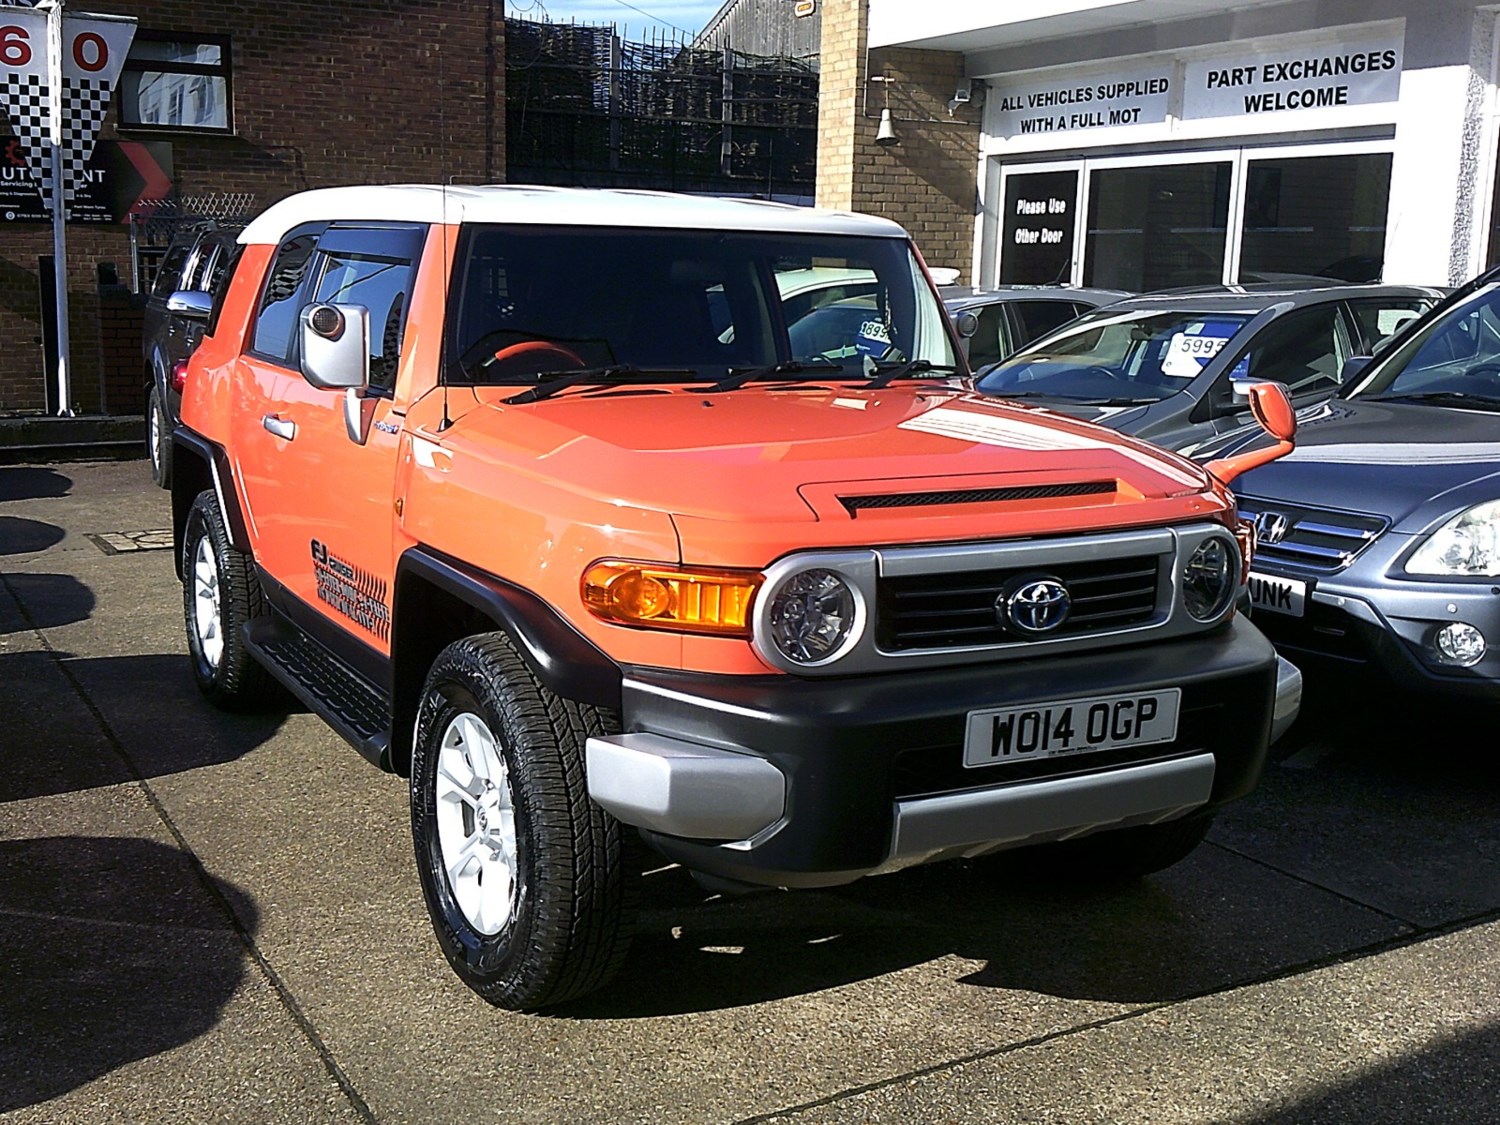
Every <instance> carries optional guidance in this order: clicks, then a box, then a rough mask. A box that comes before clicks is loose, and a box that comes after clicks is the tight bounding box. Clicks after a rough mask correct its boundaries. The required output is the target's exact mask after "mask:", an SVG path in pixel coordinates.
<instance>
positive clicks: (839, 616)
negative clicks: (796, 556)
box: [768, 569, 858, 665]
mask: <svg viewBox="0 0 1500 1125" xmlns="http://www.w3.org/2000/svg"><path fill="white" fill-rule="evenodd" d="M857 609H858V602H857V601H856V599H855V596H854V590H853V589H852V588H851V587H850V585H849V583H847V582H846V581H844V579H842V578H840V577H839V576H838V575H837V574H835V573H834V572H833V571H831V570H822V569H817V570H804V571H802V572H800V573H799V574H796V575H793V576H792V577H791V578H789V579H787V581H785V582H783V583H782V584H781V586H780V588H779V589H778V590H777V591H776V593H775V594H774V595H772V598H771V604H770V612H769V615H768V616H769V620H770V626H771V643H772V644H773V645H775V646H776V651H777V652H779V653H781V655H782V656H784V657H786V658H787V659H788V660H790V661H792V662H793V663H796V664H807V665H812V664H821V663H823V662H824V661H826V660H830V659H832V658H833V657H835V656H838V655H839V653H840V650H841V649H842V648H843V647H844V643H845V642H846V641H847V640H848V639H849V636H850V633H851V632H853V630H854V623H855V615H856V612H857Z"/></svg>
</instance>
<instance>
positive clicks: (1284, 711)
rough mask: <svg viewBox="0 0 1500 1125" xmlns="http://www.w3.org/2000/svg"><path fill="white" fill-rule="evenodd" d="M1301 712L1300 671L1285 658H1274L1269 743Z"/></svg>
mask: <svg viewBox="0 0 1500 1125" xmlns="http://www.w3.org/2000/svg"><path fill="white" fill-rule="evenodd" d="M1300 710H1302V670H1301V669H1300V668H1298V667H1297V666H1296V665H1295V664H1293V663H1292V662H1291V661H1290V660H1287V659H1286V658H1285V657H1282V656H1278V657H1277V658H1276V706H1275V709H1274V710H1273V711H1272V712H1271V741H1272V742H1275V741H1276V740H1277V739H1278V738H1280V737H1281V736H1282V735H1284V734H1285V733H1286V732H1287V728H1288V727H1290V726H1291V725H1292V722H1293V721H1294V720H1295V719H1296V718H1297V712H1299V711H1300Z"/></svg>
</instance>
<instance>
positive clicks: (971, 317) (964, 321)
mask: <svg viewBox="0 0 1500 1125" xmlns="http://www.w3.org/2000/svg"><path fill="white" fill-rule="evenodd" d="M953 327H955V328H957V329H958V334H959V335H960V336H962V337H963V338H964V339H965V340H967V339H970V338H971V337H972V336H973V335H974V333H976V332H978V331H979V317H978V316H976V315H975V314H974V313H972V312H970V311H969V310H968V309H965V310H964V311H963V312H961V313H959V314H958V316H956V317H954V318H953Z"/></svg>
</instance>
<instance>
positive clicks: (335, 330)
mask: <svg viewBox="0 0 1500 1125" xmlns="http://www.w3.org/2000/svg"><path fill="white" fill-rule="evenodd" d="M298 319H299V322H300V324H301V327H302V339H301V344H302V356H301V363H302V376H303V378H305V379H306V380H307V381H308V382H309V383H311V384H312V385H313V386H315V387H321V388H323V389H324V390H342V391H343V392H344V430H345V431H346V432H347V433H348V435H349V440H350V441H352V442H354V443H355V444H356V445H364V444H365V442H366V441H368V440H369V438H370V423H371V421H372V420H373V419H374V414H375V412H374V401H375V400H373V399H367V398H365V389H366V388H367V387H368V386H369V385H370V310H369V309H367V308H365V307H364V305H309V306H307V308H305V309H303V310H302V315H301V316H300V317H299V318H298Z"/></svg>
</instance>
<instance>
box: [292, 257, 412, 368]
mask: <svg viewBox="0 0 1500 1125" xmlns="http://www.w3.org/2000/svg"><path fill="white" fill-rule="evenodd" d="M371 249H372V250H373V249H377V248H376V247H373V246H372V247H371ZM322 263H323V264H322V270H321V274H320V276H319V278H318V285H317V288H316V290H315V291H314V294H313V300H314V301H316V302H320V303H321V302H329V303H334V302H337V303H339V304H348V305H363V306H364V307H365V308H366V309H368V310H369V313H370V385H371V386H372V387H383V388H386V389H389V388H390V387H391V386H393V385H394V384H395V382H396V363H397V360H398V359H399V358H400V356H401V340H402V337H403V335H404V334H405V331H406V313H407V307H408V305H409V304H410V296H411V278H412V263H411V261H410V260H409V259H405V258H397V257H386V256H381V255H378V254H375V253H367V254H362V253H360V252H359V251H358V250H356V249H352V248H351V249H343V248H340V249H338V250H333V251H328V252H325V253H324V254H323V255H322Z"/></svg>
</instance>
